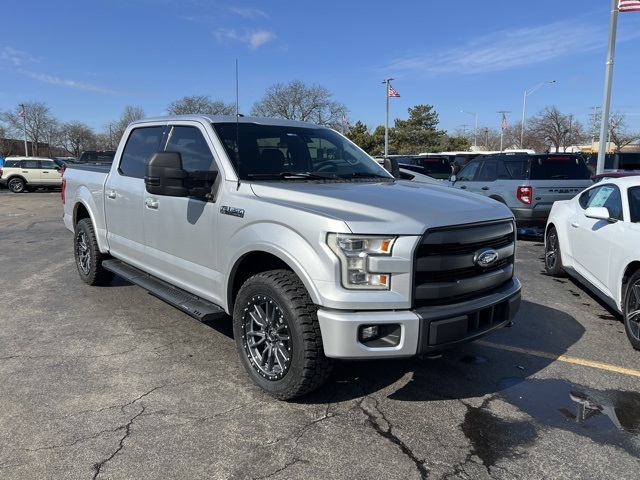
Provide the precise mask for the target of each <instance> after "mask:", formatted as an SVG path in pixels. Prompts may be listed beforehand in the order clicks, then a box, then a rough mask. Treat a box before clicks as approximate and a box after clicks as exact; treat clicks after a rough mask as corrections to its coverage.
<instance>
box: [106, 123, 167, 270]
mask: <svg viewBox="0 0 640 480" xmlns="http://www.w3.org/2000/svg"><path fill="white" fill-rule="evenodd" d="M164 130H165V126H164V125H157V126H149V127H139V128H136V129H134V130H133V131H132V132H131V134H130V135H129V138H128V140H127V144H126V145H125V147H124V150H123V152H122V156H121V158H120V159H119V160H116V161H118V168H117V170H114V169H113V168H112V169H111V174H110V175H109V177H108V178H107V182H106V184H105V188H104V192H103V194H104V209H105V217H106V223H107V240H108V243H109V249H110V250H111V253H112V254H113V256H114V257H117V258H119V259H121V260H124V261H126V262H128V263H131V264H133V265H135V266H140V267H143V266H144V265H145V264H146V261H145V236H144V227H143V222H142V211H143V205H144V200H145V193H146V192H145V186H144V174H145V168H146V164H147V163H148V162H149V159H150V158H151V157H152V156H153V154H154V153H156V152H157V151H158V150H159V148H160V144H161V141H162V137H163V133H164ZM167 228H169V226H168V227H167Z"/></svg>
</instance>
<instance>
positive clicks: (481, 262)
mask: <svg viewBox="0 0 640 480" xmlns="http://www.w3.org/2000/svg"><path fill="white" fill-rule="evenodd" d="M497 261H498V252H496V251H495V250H493V249H492V248H488V249H486V250H479V251H477V252H476V253H475V254H474V255H473V263H475V264H476V265H478V266H479V267H482V268H487V267H490V266H491V265H493V264H494V263H496V262H497Z"/></svg>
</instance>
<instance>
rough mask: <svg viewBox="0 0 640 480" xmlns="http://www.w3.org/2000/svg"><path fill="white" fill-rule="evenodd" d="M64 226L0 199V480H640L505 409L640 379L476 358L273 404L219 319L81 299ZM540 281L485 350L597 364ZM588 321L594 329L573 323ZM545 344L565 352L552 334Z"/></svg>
mask: <svg viewBox="0 0 640 480" xmlns="http://www.w3.org/2000/svg"><path fill="white" fill-rule="evenodd" d="M61 211H62V209H61V205H60V197H59V192H55V193H48V192H35V193H29V194H23V195H15V194H11V193H9V192H7V191H6V190H5V191H0V275H1V278H2V286H1V287H0V306H1V310H0V385H1V388H0V409H1V410H0V478H2V479H3V480H13V479H15V480H18V479H19V480H24V479H42V478H47V479H129V478H131V479H175V478H189V479H274V480H275V479H298V478H306V479H315V478H319V479H347V480H349V479H363V478H385V479H402V480H409V479H485V478H500V479H514V478H523V479H525V478H526V479H529V478H631V477H632V476H635V475H636V474H637V471H638V466H640V461H639V459H638V456H637V455H636V454H634V452H635V450H634V449H633V448H634V445H635V444H634V442H636V441H637V435H636V436H634V435H633V434H631V435H630V436H629V437H628V441H629V442H630V443H629V445H630V446H628V447H627V448H626V449H625V448H620V447H619V445H617V443H616V441H617V440H616V441H613V440H612V441H608V440H607V438H604V439H600V438H599V437H594V436H588V435H585V434H584V432H582V431H580V430H579V428H580V426H578V427H575V423H576V422H575V420H567V418H566V417H564V416H561V417H560V418H559V419H556V416H554V415H553V414H554V412H555V410H557V408H556V405H554V404H550V405H549V409H548V410H549V411H550V413H549V415H551V417H550V418H551V419H547V418H546V417H544V415H541V414H538V412H537V410H536V409H535V408H533V407H531V408H529V407H528V406H527V405H525V406H523V405H519V404H517V400H518V396H509V395H506V393H505V392H507V391H508V390H507V389H508V388H513V387H511V385H517V384H518V383H517V382H524V381H525V380H530V379H536V380H539V381H540V382H544V381H547V380H551V379H562V380H563V381H567V382H569V381H570V382H578V383H580V384H581V385H585V386H588V387H589V388H591V389H593V391H596V390H599V391H605V389H618V390H620V391H625V392H626V391H628V392H632V391H636V390H637V378H636V379H630V378H627V377H622V376H619V377H615V376H612V375H608V376H606V375H602V376H594V374H593V373H592V372H589V371H585V370H584V369H579V368H577V367H573V366H566V365H565V364H559V363H558V362H554V361H552V360H550V359H545V358H540V357H531V356H526V355H523V354H522V353H518V352H512V351H507V350H499V349H496V348H492V347H491V346H487V345H483V344H480V343H477V344H471V345H468V346H466V347H464V348H463V349H461V350H458V351H455V352H449V353H448V354H446V355H445V356H444V357H443V358H442V359H441V360H438V361H429V360H421V359H419V358H413V359H406V360H395V361H361V362H337V364H336V367H335V371H334V374H333V376H332V377H331V378H330V380H329V381H328V382H327V384H326V385H324V386H323V387H321V388H320V389H318V390H317V391H316V392H313V393H312V394H310V395H307V396H305V397H302V398H300V399H297V400H296V401H292V402H281V401H277V400H274V399H272V398H270V397H268V396H267V395H265V394H264V393H263V392H262V391H261V390H259V389H258V388H256V387H254V386H253V385H251V384H250V383H249V381H248V379H247V377H246V374H245V372H244V370H243V368H242V366H241V365H240V363H239V362H238V360H237V354H236V351H235V344H234V342H233V338H232V329H231V324H230V321H229V319H223V320H220V321H217V322H215V323H213V322H212V323H210V324H203V323H199V322H197V321H196V320H194V319H193V318H191V317H189V316H186V315H184V314H183V313H181V312H179V311H178V310H176V309H174V308H173V307H171V306H169V305H167V304H165V303H163V302H162V301H160V300H158V299H157V298H155V297H153V296H151V295H149V294H147V293H146V292H145V291H143V290H142V289H140V288H138V287H136V286H132V285H130V284H128V283H126V282H124V281H121V280H115V281H114V282H113V283H112V285H110V286H108V287H104V288H95V287H94V288H92V287H88V286H86V285H84V284H83V283H82V282H81V281H80V279H79V278H78V275H77V272H76V270H75V264H74V261H73V253H72V248H71V241H72V236H71V233H70V232H67V231H66V230H65V229H64V226H63V224H62V219H61ZM519 248H520V245H519ZM536 248H537V250H536ZM538 250H540V247H539V246H537V247H536V246H535V245H534V244H531V245H525V246H524V248H523V253H521V254H519V262H521V265H522V262H530V263H531V264H535V262H537V261H538V260H539V259H538V257H537V255H538V254H539V253H540V252H538ZM538 270H539V269H538ZM533 273H536V274H537V273H538V271H535V272H533ZM543 281H544V282H547V283H546V284H545V285H546V286H545V287H544V288H542V290H541V292H540V293H538V292H537V291H535V290H534V289H529V290H528V293H527V294H526V296H525V300H526V301H525V302H524V304H523V307H522V309H523V310H522V312H521V314H519V316H518V317H517V318H516V321H515V322H514V323H515V325H514V327H513V328H510V329H505V330H503V331H501V332H498V333H497V334H495V335H492V336H491V337H488V338H487V340H488V341H491V342H495V343H502V344H509V345H511V344H513V345H519V346H521V347H524V346H527V345H531V347H532V348H536V349H539V350H544V349H547V350H549V349H552V350H553V349H555V350H553V351H554V352H556V353H558V354H560V353H564V352H565V351H568V350H571V349H572V350H574V351H575V353H574V354H578V353H579V354H586V352H589V351H592V350H594V349H593V348H591V347H590V346H588V345H585V344H583V343H582V342H583V341H592V340H594V339H596V338H598V337H597V336H595V335H594V336H593V337H592V336H590V335H589V334H588V333H585V332H588V331H590V330H588V329H587V328H585V327H589V328H591V329H593V328H602V331H605V330H606V329H607V328H612V327H611V326H610V325H606V326H604V325H602V326H601V325H600V324H595V322H594V323H593V325H592V324H589V323H588V322H589V321H590V320H586V321H580V322H578V321H577V320H576V318H577V317H578V314H577V313H572V314H567V313H563V312H562V311H560V310H559V309H558V308H557V305H556V304H557V303H560V302H565V301H569V300H566V299H565V297H562V298H560V297H558V296H559V295H566V296H571V297H572V296H573V295H572V293H571V292H569V290H568V288H569V287H563V288H564V290H563V291H560V290H558V287H557V286H556V284H554V282H553V281H552V280H551V279H549V278H546V277H545V278H543ZM523 284H525V289H526V288H527V284H526V283H525V282H524V281H523ZM571 289H572V290H573V291H574V292H575V291H577V290H576V289H577V287H575V286H571ZM533 295H539V297H540V298H539V299H538V297H536V299H537V300H535V303H534V299H533V298H532V297H533ZM581 295H583V298H582V300H578V299H577V300H575V302H579V301H582V302H584V297H585V295H584V294H582V293H581ZM545 297H547V299H548V301H547V300H543V298H545ZM567 298H568V297H567ZM545 301H546V304H545ZM571 301H573V300H571ZM576 305H577V303H576ZM576 308H578V307H577V306H576ZM593 309H600V311H599V312H598V313H599V314H602V313H603V312H604V310H602V307H601V306H599V305H597V304H593V302H592V303H591V304H590V305H589V306H585V307H584V311H585V312H587V311H589V310H593ZM582 314H585V315H586V313H584V312H583V313H581V315H582ZM545 319H549V323H543V322H546V320H545ZM536 322H537V323H536ZM601 322H602V321H601ZM609 323H611V322H609ZM554 328H558V329H560V330H561V331H562V332H563V335H562V336H557V335H555V336H554V335H552V334H550V333H549V332H551V331H552V330H553V329H554ZM547 334H548V335H550V336H549V337H544V336H545V335H547ZM585 339H586V340H585ZM536 342H537V343H536ZM600 348H607V349H608V351H609V352H614V351H616V350H617V351H618V353H617V355H619V356H620V355H621V356H622V361H623V362H626V364H627V366H628V367H629V368H632V367H633V366H634V362H635V366H636V367H637V365H639V364H640V362H637V360H638V355H636V352H629V351H628V349H626V348H625V347H624V339H622V337H621V340H620V342H618V341H617V340H616V339H615V337H614V338H613V339H612V338H611V337H608V338H607V340H606V341H605V342H604V345H600ZM620 351H622V352H623V353H620ZM513 379H515V380H513ZM520 385H522V383H521V384H520ZM536 385H537V386H539V387H544V386H545V385H547V386H549V385H551V386H555V384H550V383H538V384H536ZM574 388H575V387H574ZM585 388H586V387H585ZM523 391H524V390H523ZM523 395H524V394H519V396H520V397H522V396H523ZM549 398H551V397H549ZM562 398H564V396H563V397H562ZM632 400H634V401H635V398H632ZM549 401H550V400H549ZM554 401H555V400H554ZM542 403H543V405H544V399H542ZM558 407H559V406H558ZM562 422H565V423H566V422H571V425H570V426H566V425H565V423H562ZM570 427H571V428H570ZM587 427H588V425H587ZM638 433H639V434H640V432H638ZM625 438H627V437H625ZM618 443H619V442H618Z"/></svg>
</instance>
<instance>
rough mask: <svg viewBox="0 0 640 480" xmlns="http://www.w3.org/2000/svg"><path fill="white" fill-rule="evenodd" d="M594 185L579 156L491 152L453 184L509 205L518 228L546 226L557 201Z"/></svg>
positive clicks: (461, 171) (465, 168)
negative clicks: (492, 153) (552, 206)
mask: <svg viewBox="0 0 640 480" xmlns="http://www.w3.org/2000/svg"><path fill="white" fill-rule="evenodd" d="M590 185H593V182H592V181H591V180H590V174H589V169H588V168H587V165H586V164H585V162H584V159H583V158H582V157H581V156H580V155H574V154H564V153H557V154H533V155H507V154H498V155H489V156H486V157H482V158H476V159H474V160H471V161H470V162H469V163H468V164H467V165H465V166H464V167H463V168H462V170H460V173H458V175H453V176H452V177H451V186H452V187H455V188H460V189H463V190H468V191H472V192H476V193H479V194H481V195H485V196H487V197H490V198H493V199H495V200H498V201H499V202H502V203H504V204H506V205H507V206H508V207H509V208H510V209H511V211H512V212H513V214H514V216H515V219H516V225H517V226H518V228H524V227H544V226H545V224H546V222H547V217H548V216H549V212H550V211H551V205H553V202H555V201H557V200H567V199H569V198H573V197H574V196H575V195H576V194H577V193H579V192H581V191H582V190H584V189H585V188H586V187H588V186H590Z"/></svg>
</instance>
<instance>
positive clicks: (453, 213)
mask: <svg viewBox="0 0 640 480" xmlns="http://www.w3.org/2000/svg"><path fill="white" fill-rule="evenodd" d="M251 187H252V189H253V192H254V193H255V195H256V196H258V197H260V198H261V199H263V200H267V201H272V202H277V203H279V204H282V205H287V206H289V207H290V208H292V209H293V210H305V211H311V212H315V213H316V214H318V215H321V216H325V217H330V218H332V219H338V220H342V221H344V222H345V223H346V224H347V226H348V227H349V229H350V230H351V232H352V233H359V234H388V233H390V229H389V224H390V223H392V224H393V229H392V230H393V233H394V234H396V235H422V234H423V233H424V232H425V230H426V229H427V228H434V227H441V226H450V225H459V224H469V223H475V222H482V221H487V220H497V219H505V218H510V217H512V213H511V211H510V210H509V208H507V207H506V206H505V205H503V204H502V203H500V202H497V201H496V200H493V199H490V198H487V197H484V196H482V195H478V194H475V193H469V192H463V191H461V190H458V189H455V188H451V187H447V186H444V185H443V186H439V185H430V184H421V183H418V182H410V181H395V182H379V183H378V182H373V183H368V182H367V183H357V182H349V183H329V182H327V183H319V182H277V183H276V182H265V183H253V184H252V186H251Z"/></svg>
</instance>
